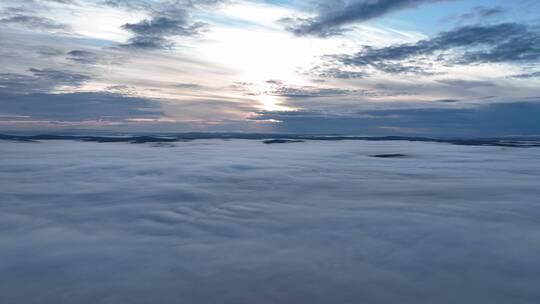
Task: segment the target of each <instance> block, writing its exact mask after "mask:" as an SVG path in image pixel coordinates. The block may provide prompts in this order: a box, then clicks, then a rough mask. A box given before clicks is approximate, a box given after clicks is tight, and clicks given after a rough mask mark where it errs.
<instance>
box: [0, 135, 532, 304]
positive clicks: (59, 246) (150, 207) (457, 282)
mask: <svg viewBox="0 0 540 304" xmlns="http://www.w3.org/2000/svg"><path fill="white" fill-rule="evenodd" d="M537 152H538V150H537V149H530V150H521V149H504V150H503V149H501V148H498V147H462V146H451V145H446V144H434V143H411V142H405V141H400V142H359V141H354V142H353V141H341V142H313V141H306V142H304V143H291V144H287V145H264V144H263V143H261V142H260V141H246V140H227V141H224V140H205V141H195V142H186V143H177V144H176V147H166V148H155V147H152V146H151V145H150V144H148V145H131V144H122V143H114V144H97V143H88V142H69V141H50V142H41V143H11V142H2V143H0V154H1V155H2V157H1V158H0V181H1V183H2V184H1V185H2V189H3V190H2V191H0V201H1V202H2V212H0V225H1V227H2V233H1V234H0V269H1V270H2V271H0V280H1V281H2V284H0V299H1V300H2V303H3V304H11V303H28V304H31V303H40V304H57V303H134V304H142V303H162V304H173V303H179V302H182V303H184V302H185V303H189V304H207V303H220V304H233V303H235V304H237V303H262V304H266V303H283V304H291V303H310V304H328V303H373V304H381V303H438V304H450V303H507V304H518V303H523V302H527V299H532V301H531V302H535V299H537V298H538V297H539V295H540V293H539V291H538V286H537V285H538V284H537V281H536V280H534V279H533V278H536V276H537V274H538V270H539V267H540V266H539V265H538V242H539V236H538V230H539V229H540V228H539V223H538V220H537V219H538V217H537V215H538V208H537V206H538V204H537V202H538V196H539V195H540V193H539V191H540V190H539V189H538V180H539V178H540V177H539V174H538V170H537V168H538V167H539V166H540V163H539V159H538V157H537ZM398 153H399V154H404V155H409V157H407V158H403V159H376V158H372V157H370V155H375V154H398ZM494 231H496V233H493V232H494ZM464 273H466V275H464ZM516 294H517V295H519V297H516ZM419 295H422V299H420V300H419Z"/></svg>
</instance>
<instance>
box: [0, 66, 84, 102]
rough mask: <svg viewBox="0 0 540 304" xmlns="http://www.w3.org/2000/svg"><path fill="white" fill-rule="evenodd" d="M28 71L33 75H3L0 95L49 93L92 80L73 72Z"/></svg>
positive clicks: (52, 70) (32, 69)
mask: <svg viewBox="0 0 540 304" xmlns="http://www.w3.org/2000/svg"><path fill="white" fill-rule="evenodd" d="M28 71H29V72H30V73H31V74H32V75H22V74H12V73H1V74H0V93H4V94H13V95H18V94H28V93H36V92H48V91H51V90H54V89H56V88H58V87H61V86H68V87H79V86H81V85H82V84H83V83H85V82H86V81H88V80H90V77H89V76H87V75H84V74H80V73H75V72H71V71H64V70H55V69H36V68H30V69H29V70H28Z"/></svg>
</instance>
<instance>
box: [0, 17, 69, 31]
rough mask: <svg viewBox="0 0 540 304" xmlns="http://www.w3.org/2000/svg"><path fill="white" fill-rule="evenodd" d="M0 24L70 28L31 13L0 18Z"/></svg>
mask: <svg viewBox="0 0 540 304" xmlns="http://www.w3.org/2000/svg"><path fill="white" fill-rule="evenodd" d="M0 24H4V25H15V26H23V27H26V28H29V29H32V30H62V31H67V30H69V29H70V27H69V25H67V24H63V23H59V22H56V21H54V20H52V19H49V18H45V17H40V16H32V15H21V14H18V15H14V16H8V17H4V18H2V19H0Z"/></svg>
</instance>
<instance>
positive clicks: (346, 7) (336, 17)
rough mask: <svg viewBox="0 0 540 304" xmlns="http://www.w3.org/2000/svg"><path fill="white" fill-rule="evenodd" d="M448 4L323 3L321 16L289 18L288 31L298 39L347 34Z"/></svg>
mask: <svg viewBox="0 0 540 304" xmlns="http://www.w3.org/2000/svg"><path fill="white" fill-rule="evenodd" d="M439 1H444V0H353V1H345V0H339V1H322V2H321V3H319V7H318V11H319V14H318V15H317V16H316V17H313V18H304V19H302V18H289V19H285V20H283V22H285V23H286V24H287V23H288V24H289V25H288V27H287V28H288V30H289V31H291V32H292V33H294V34H295V35H298V36H305V35H316V36H319V37H328V36H334V35H338V34H340V33H341V32H343V28H342V27H343V26H344V25H348V24H351V23H355V22H364V21H367V20H371V19H374V18H377V17H381V16H384V15H386V14H389V13H392V12H395V11H398V10H401V9H405V8H410V7H415V6H419V5H422V4H426V3H433V2H439Z"/></svg>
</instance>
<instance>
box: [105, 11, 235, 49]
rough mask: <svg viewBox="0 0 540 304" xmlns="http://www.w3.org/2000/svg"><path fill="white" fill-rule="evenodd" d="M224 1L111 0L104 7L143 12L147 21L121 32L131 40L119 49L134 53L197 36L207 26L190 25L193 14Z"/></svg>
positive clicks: (130, 24) (126, 27)
mask: <svg viewBox="0 0 540 304" xmlns="http://www.w3.org/2000/svg"><path fill="white" fill-rule="evenodd" d="M223 2H227V1H226V0H198V1H195V0H188V1H171V2H167V1H166V2H156V3H153V2H145V1H140V2H139V1H134V2H133V1H124V0H110V1H106V2H104V4H106V5H109V6H115V7H127V8H129V9H133V10H137V11H141V10H143V11H146V12H147V13H149V14H150V18H147V19H144V20H141V21H139V22H137V23H126V24H124V25H122V29H124V30H126V31H128V32H131V33H132V34H133V35H134V36H133V37H132V38H130V39H129V40H128V42H127V43H125V44H122V45H121V46H122V47H126V48H134V49H148V50H152V49H168V48H171V47H173V46H174V42H173V41H172V39H171V38H174V37H194V36H198V35H200V34H201V33H202V32H203V31H204V30H205V29H206V26H207V24H206V23H204V22H193V21H191V18H190V14H191V12H192V11H193V10H197V9H201V8H208V7H211V6H214V5H217V4H220V3H223Z"/></svg>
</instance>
